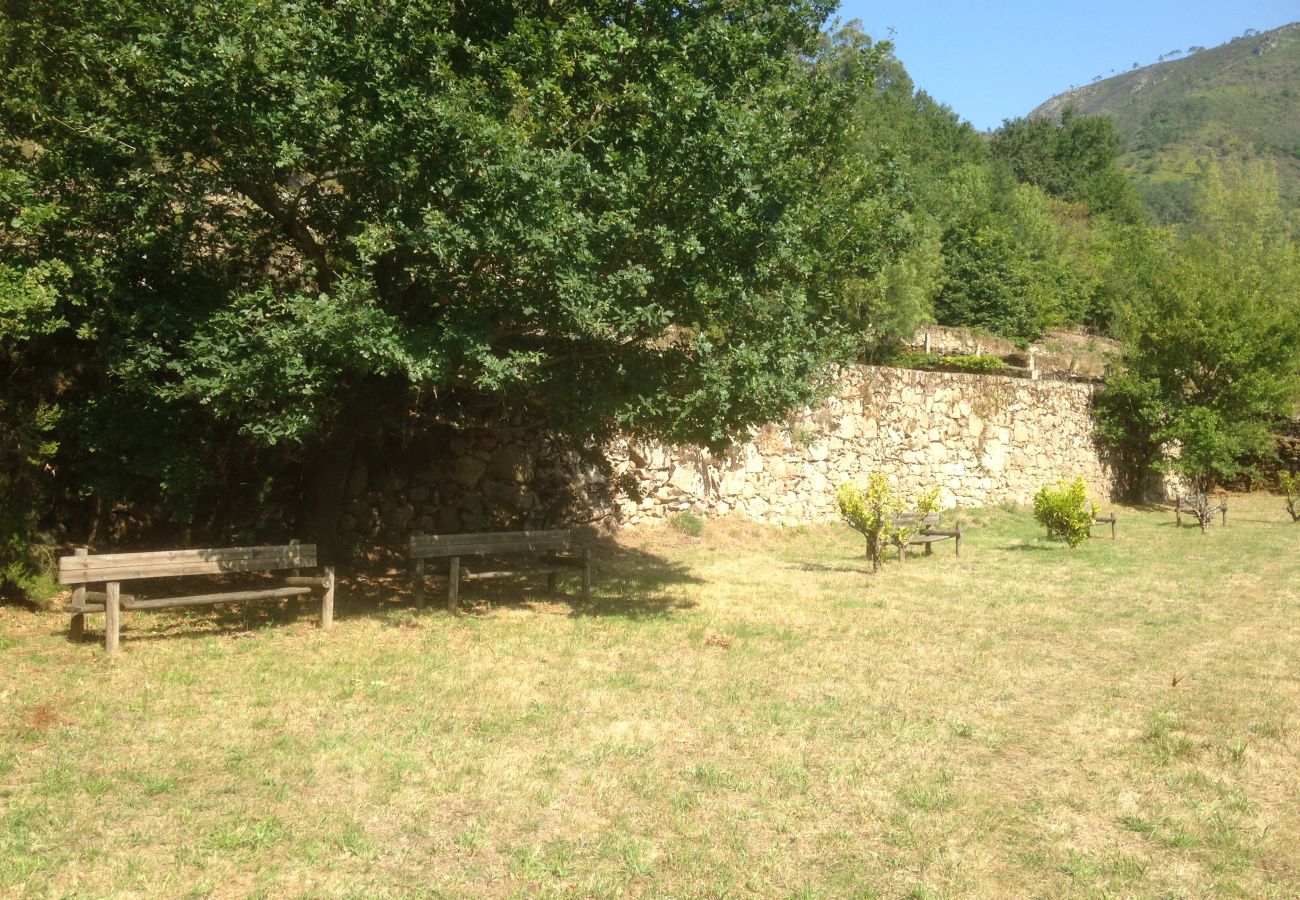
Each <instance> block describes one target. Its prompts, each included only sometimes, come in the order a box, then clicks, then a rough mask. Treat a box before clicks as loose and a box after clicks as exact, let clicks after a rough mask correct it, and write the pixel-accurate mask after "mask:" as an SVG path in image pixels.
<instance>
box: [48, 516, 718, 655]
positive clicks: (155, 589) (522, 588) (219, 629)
mask: <svg viewBox="0 0 1300 900" xmlns="http://www.w3.org/2000/svg"><path fill="white" fill-rule="evenodd" d="M582 543H583V544H584V545H585V546H587V547H589V548H590V549H591V555H592V586H591V597H590V599H588V600H585V601H584V600H583V599H582V598H581V591H580V586H579V585H580V582H579V576H578V573H577V571H576V570H575V571H574V573H573V574H565V575H562V576H560V580H559V585H558V586H557V590H555V591H550V590H548V588H547V582H546V579H545V577H544V576H541V575H536V574H532V575H529V574H522V575H519V576H513V577H510V578H502V579H499V580H491V581H468V582H462V583H461V585H460V604H459V606H458V608H457V611H456V615H463V616H485V615H490V614H492V612H493V611H496V610H501V609H518V610H531V611H535V612H538V613H549V614H560V615H566V616H581V617H593V618H624V619H651V618H660V619H662V618H668V617H671V616H672V615H673V614H675V613H677V612H681V611H684V610H689V609H693V608H694V607H695V606H696V605H697V604H696V602H695V601H694V600H690V599H687V598H685V597H682V596H681V592H680V591H679V590H677V589H678V588H680V587H682V586H685V585H693V584H701V583H703V582H702V579H700V578H698V577H697V576H695V575H693V574H691V572H690V570H689V569H688V568H687V567H686V566H683V565H681V564H680V563H676V562H673V561H671V560H669V559H666V558H664V557H662V556H658V555H656V554H654V553H650V552H647V551H645V550H641V549H636V548H631V547H627V546H624V545H622V544H620V543H619V542H618V541H616V540H615V539H613V538H612V537H610V536H607V535H590V536H587V537H585V538H584V539H583V541H582ZM521 558H522V557H514V558H513V561H514V562H515V563H518V562H519V560H520V559H521ZM502 562H503V563H506V564H508V563H510V562H511V558H510V557H506V558H505V559H503V560H502ZM480 565H481V564H480ZM430 571H431V572H432V570H430ZM336 577H337V587H336V594H335V599H334V620H335V627H347V621H348V620H349V619H356V618H366V617H370V618H377V619H380V620H384V621H388V622H393V623H398V622H399V621H400V620H403V619H405V618H407V617H409V614H411V613H414V612H415V611H416V607H415V596H414V592H413V589H412V572H411V568H410V563H409V561H408V560H406V559H404V558H403V556H402V554H400V553H397V552H395V551H377V552H375V553H374V554H373V555H372V556H371V558H369V559H367V560H362V561H358V562H357V563H355V564H349V565H345V566H338V567H336ZM276 583H277V582H276V576H275V575H274V574H271V575H218V576H206V577H201V578H200V577H187V578H171V579H166V580H165V581H163V580H160V581H159V582H158V583H156V584H149V583H147V582H143V581H138V582H131V583H129V587H124V588H123V590H124V592H129V593H131V594H133V595H138V596H140V597H148V596H163V595H166V596H178V595H182V594H186V593H210V592H213V591H214V590H219V591H229V590H241V589H246V588H258V587H266V586H268V585H273V584H276ZM446 584H447V582H446V579H445V577H444V578H442V579H434V578H430V579H429V580H428V581H427V582H426V586H425V591H426V593H425V604H426V608H425V613H427V614H429V615H439V614H441V615H447V611H446ZM319 614H320V597H319V595H313V596H311V597H304V598H290V599H282V600H268V601H261V602H247V603H227V604H217V605H212V606H201V607H190V608H178V609H164V610H129V609H128V610H124V611H123V614H122V641H123V643H124V644H125V643H139V642H147V641H162V640H177V639H180V640H199V639H202V638H206V637H212V636H226V637H234V638H241V637H254V636H256V635H258V634H259V633H261V632H265V631H270V630H273V629H279V628H286V627H291V626H294V625H296V624H310V623H312V622H314V621H316V620H317V618H318V616H319ZM67 621H68V620H67V619H66V618H65V619H62V621H61V623H60V624H61V627H58V626H56V627H55V628H52V629H51V634H58V633H60V632H62V633H63V634H65V635H67V636H68V640H70V641H73V642H75V643H86V644H95V643H102V642H103V625H102V623H103V617H102V616H101V615H98V614H91V615H90V616H88V621H87V628H86V631H85V633H84V635H83V637H82V638H81V639H80V640H77V639H74V638H72V637H71V635H70V632H69V629H68V626H67Z"/></svg>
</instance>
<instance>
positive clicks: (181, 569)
mask: <svg viewBox="0 0 1300 900" xmlns="http://www.w3.org/2000/svg"><path fill="white" fill-rule="evenodd" d="M315 566H316V545H315V544H300V545H298V546H296V547H295V546H292V545H287V546H279V547H235V548H231V549H228V550H220V549H217V550H166V551H160V552H155V553H106V554H104V555H102V556H65V557H62V558H61V559H60V560H59V581H61V582H62V583H64V584H86V583H90V582H99V581H130V580H133V579H136V578H167V577H174V576H182V575H220V574H222V573H223V572H266V571H272V570H275V569H299V568H304V569H306V568H315Z"/></svg>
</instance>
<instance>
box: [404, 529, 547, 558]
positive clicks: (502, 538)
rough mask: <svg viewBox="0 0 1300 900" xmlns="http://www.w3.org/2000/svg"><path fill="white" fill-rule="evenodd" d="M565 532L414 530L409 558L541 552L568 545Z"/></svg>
mask: <svg viewBox="0 0 1300 900" xmlns="http://www.w3.org/2000/svg"><path fill="white" fill-rule="evenodd" d="M569 544H570V540H569V532H568V531H567V530H564V531H510V532H502V533H497V534H417V535H412V537H411V559H428V558H429V557H436V556H483V555H485V554H489V553H530V552H535V553H542V552H546V551H552V550H557V551H558V550H568V549H569Z"/></svg>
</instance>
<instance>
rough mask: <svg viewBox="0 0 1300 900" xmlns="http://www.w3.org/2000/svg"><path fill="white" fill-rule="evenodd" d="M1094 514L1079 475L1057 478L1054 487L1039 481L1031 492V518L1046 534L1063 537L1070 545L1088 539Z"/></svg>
mask: <svg viewBox="0 0 1300 900" xmlns="http://www.w3.org/2000/svg"><path fill="white" fill-rule="evenodd" d="M1095 518H1097V505H1096V504H1095V503H1093V502H1092V501H1091V500H1089V499H1088V486H1087V485H1086V484H1084V482H1083V476H1082V475H1078V476H1075V479H1074V480H1073V481H1064V480H1063V481H1059V482H1057V484H1056V487H1055V488H1053V487H1051V486H1049V485H1043V487H1042V488H1041V489H1039V491H1038V493H1037V494H1035V495H1034V519H1035V520H1037V522H1038V524H1040V525H1042V526H1043V527H1044V528H1046V529H1047V531H1048V533H1049V534H1055V535H1057V536H1059V537H1063V538H1065V542H1066V543H1067V544H1069V545H1070V546H1071V547H1077V546H1079V545H1080V544H1082V543H1083V542H1084V541H1086V540H1087V539H1088V536H1089V534H1090V529H1091V528H1092V520H1093V519H1095Z"/></svg>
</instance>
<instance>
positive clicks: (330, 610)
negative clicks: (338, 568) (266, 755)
mask: <svg viewBox="0 0 1300 900" xmlns="http://www.w3.org/2000/svg"><path fill="white" fill-rule="evenodd" d="M324 568H325V596H324V597H322V598H321V601H320V627H321V630H322V631H325V630H328V629H329V627H330V626H331V625H333V624H334V567H333V566H325V567H324Z"/></svg>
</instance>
